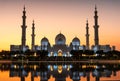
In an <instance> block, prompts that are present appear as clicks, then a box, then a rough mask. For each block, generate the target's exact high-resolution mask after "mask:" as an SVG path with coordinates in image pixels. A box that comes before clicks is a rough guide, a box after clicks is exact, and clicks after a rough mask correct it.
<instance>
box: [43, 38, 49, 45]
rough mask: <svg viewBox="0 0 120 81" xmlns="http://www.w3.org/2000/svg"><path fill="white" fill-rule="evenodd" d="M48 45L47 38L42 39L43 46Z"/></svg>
mask: <svg viewBox="0 0 120 81" xmlns="http://www.w3.org/2000/svg"><path fill="white" fill-rule="evenodd" d="M48 44H49V40H48V39H47V38H46V37H44V38H42V39H41V45H48Z"/></svg>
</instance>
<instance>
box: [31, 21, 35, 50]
mask: <svg viewBox="0 0 120 81" xmlns="http://www.w3.org/2000/svg"><path fill="white" fill-rule="evenodd" d="M31 36H32V42H31V50H32V51H34V50H35V23H34V20H33V23H32V34H31Z"/></svg>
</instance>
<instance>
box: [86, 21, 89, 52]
mask: <svg viewBox="0 0 120 81" xmlns="http://www.w3.org/2000/svg"><path fill="white" fill-rule="evenodd" d="M86 49H87V50H89V27H88V20H87V23H86Z"/></svg>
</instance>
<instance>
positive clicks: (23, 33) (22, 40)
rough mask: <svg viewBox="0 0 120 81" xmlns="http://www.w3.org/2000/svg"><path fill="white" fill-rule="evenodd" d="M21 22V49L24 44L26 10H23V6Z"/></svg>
mask: <svg viewBox="0 0 120 81" xmlns="http://www.w3.org/2000/svg"><path fill="white" fill-rule="evenodd" d="M22 19H23V22H22V26H21V27H22V39H21V45H22V49H23V47H25V46H26V28H27V26H26V11H25V6H24V10H23V16H22Z"/></svg>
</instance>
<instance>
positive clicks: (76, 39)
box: [72, 37, 80, 42]
mask: <svg viewBox="0 0 120 81" xmlns="http://www.w3.org/2000/svg"><path fill="white" fill-rule="evenodd" d="M72 42H80V40H79V38H77V37H75V38H74V39H73V40H72Z"/></svg>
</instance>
